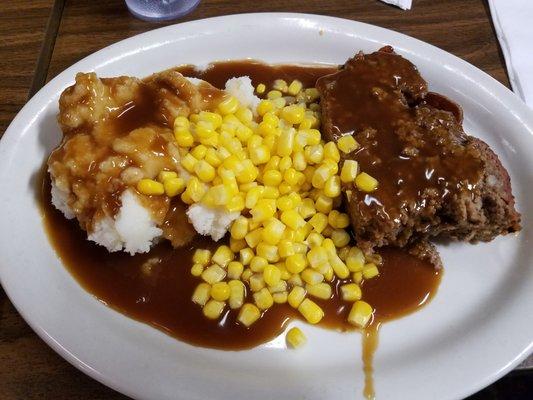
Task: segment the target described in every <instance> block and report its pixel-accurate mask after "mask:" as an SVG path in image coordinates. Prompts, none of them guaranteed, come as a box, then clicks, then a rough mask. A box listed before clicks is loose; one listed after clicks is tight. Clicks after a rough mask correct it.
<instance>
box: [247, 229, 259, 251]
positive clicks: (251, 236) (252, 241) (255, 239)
mask: <svg viewBox="0 0 533 400" xmlns="http://www.w3.org/2000/svg"><path fill="white" fill-rule="evenodd" d="M262 231H263V228H257V229H254V230H252V231H250V232H248V234H247V235H246V236H245V237H244V240H246V243H247V244H248V246H250V247H251V248H252V249H255V247H256V246H257V245H258V244H259V242H260V241H261V232H262Z"/></svg>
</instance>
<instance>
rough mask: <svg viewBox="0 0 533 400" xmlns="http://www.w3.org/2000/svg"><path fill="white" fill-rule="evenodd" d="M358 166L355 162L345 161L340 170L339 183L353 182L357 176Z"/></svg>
mask: <svg viewBox="0 0 533 400" xmlns="http://www.w3.org/2000/svg"><path fill="white" fill-rule="evenodd" d="M358 168H359V165H358V163H357V161H355V160H345V161H344V163H343V164H342V169H341V181H342V182H344V183H349V182H353V181H354V179H355V177H356V176H357V170H358Z"/></svg>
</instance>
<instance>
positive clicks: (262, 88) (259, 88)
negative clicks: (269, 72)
mask: <svg viewBox="0 0 533 400" xmlns="http://www.w3.org/2000/svg"><path fill="white" fill-rule="evenodd" d="M265 90H266V86H265V84H264V83H260V84H259V85H257V87H256V88H255V91H256V92H257V93H258V94H263V93H265Z"/></svg>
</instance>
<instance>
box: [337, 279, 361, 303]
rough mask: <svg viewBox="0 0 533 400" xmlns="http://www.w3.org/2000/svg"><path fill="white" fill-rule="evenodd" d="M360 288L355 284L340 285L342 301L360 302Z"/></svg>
mask: <svg viewBox="0 0 533 400" xmlns="http://www.w3.org/2000/svg"><path fill="white" fill-rule="evenodd" d="M361 295H362V293H361V288H360V287H359V285H358V284H357V283H346V284H344V285H341V297H342V299H343V300H344V301H357V300H361Z"/></svg>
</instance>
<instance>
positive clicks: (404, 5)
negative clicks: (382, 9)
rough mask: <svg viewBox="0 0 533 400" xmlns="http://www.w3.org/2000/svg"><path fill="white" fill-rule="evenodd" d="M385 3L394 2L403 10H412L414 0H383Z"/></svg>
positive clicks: (394, 4) (393, 3)
mask: <svg viewBox="0 0 533 400" xmlns="http://www.w3.org/2000/svg"><path fill="white" fill-rule="evenodd" d="M381 1H382V2H383V3H387V4H392V5H393V6H396V7H400V8H401V9H402V10H410V9H411V3H412V2H413V0H381Z"/></svg>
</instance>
